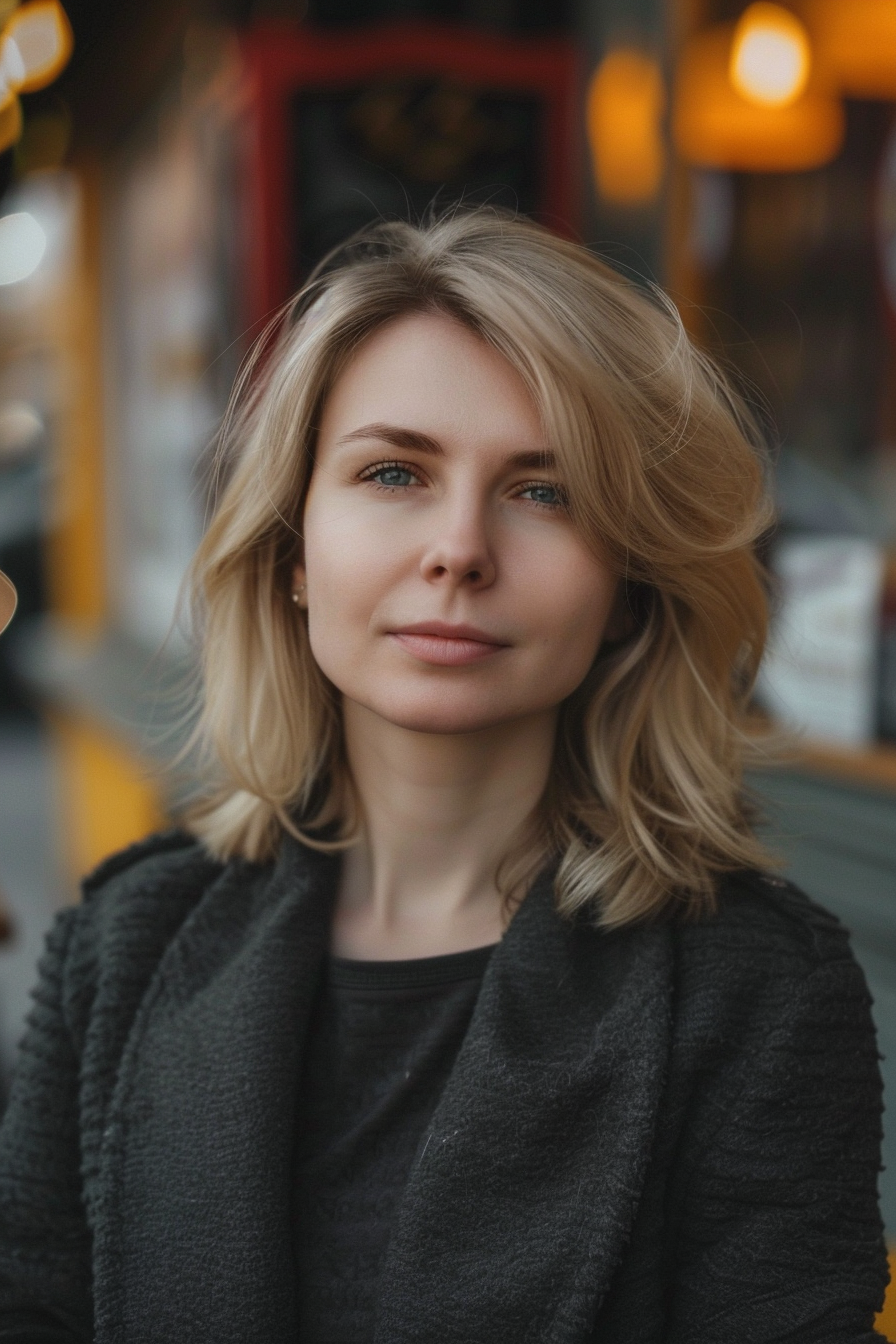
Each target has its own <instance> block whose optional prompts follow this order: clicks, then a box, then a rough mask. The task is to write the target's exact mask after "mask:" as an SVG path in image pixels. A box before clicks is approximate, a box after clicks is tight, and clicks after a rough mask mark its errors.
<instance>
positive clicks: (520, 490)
mask: <svg viewBox="0 0 896 1344" xmlns="http://www.w3.org/2000/svg"><path fill="white" fill-rule="evenodd" d="M381 471H406V472H407V473H408V475H409V476H413V477H414V479H415V480H416V481H418V482H419V481H420V480H421V476H420V473H419V471H418V470H417V468H416V467H414V466H412V465H411V464H410V463H409V462H399V461H397V460H396V461H392V460H390V461H388V462H375V463H374V464H373V465H372V466H369V467H365V468H364V470H363V471H362V472H361V473H360V474H359V476H358V480H360V481H366V482H367V483H368V484H369V485H372V486H373V487H374V489H375V490H380V491H382V492H383V493H384V494H390V495H391V494H394V493H395V491H396V490H407V489H409V488H410V487H409V486H406V485H383V484H382V482H380V481H375V480H374V479H373V477H374V476H377V475H379V473H380V472H381ZM544 487H547V488H548V489H549V490H556V492H557V495H558V502H557V503H556V504H545V503H543V502H542V501H541V500H537V499H530V500H527V501H526V502H527V503H528V504H533V505H534V506H535V508H536V509H547V510H548V512H549V513H557V512H559V511H561V510H565V509H567V508H568V507H569V503H568V500H567V497H566V492H565V490H564V489H563V487H562V486H560V485H557V484H556V483H555V482H554V481H523V482H522V484H521V485H519V486H517V488H516V496H517V497H519V496H521V495H523V494H524V493H525V492H526V491H527V490H538V489H542V488H544Z"/></svg>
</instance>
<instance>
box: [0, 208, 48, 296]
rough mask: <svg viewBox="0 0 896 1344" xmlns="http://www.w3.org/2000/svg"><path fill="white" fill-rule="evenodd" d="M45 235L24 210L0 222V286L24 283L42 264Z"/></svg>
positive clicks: (44, 250)
mask: <svg viewBox="0 0 896 1344" xmlns="http://www.w3.org/2000/svg"><path fill="white" fill-rule="evenodd" d="M46 250H47V235H46V233H45V232H44V230H43V229H42V228H41V226H40V224H38V222H37V220H36V219H35V218H34V216H33V215H30V214H28V212H27V211H26V210H19V211H16V212H15V213H14V214H11V215H3V217H2V218H0V285H14V284H17V283H18V282H19V281H20V280H27V279H28V277H29V275H33V274H34V272H35V271H36V270H37V268H38V266H39V265H40V263H41V262H42V261H43V257H44V253H45V252H46Z"/></svg>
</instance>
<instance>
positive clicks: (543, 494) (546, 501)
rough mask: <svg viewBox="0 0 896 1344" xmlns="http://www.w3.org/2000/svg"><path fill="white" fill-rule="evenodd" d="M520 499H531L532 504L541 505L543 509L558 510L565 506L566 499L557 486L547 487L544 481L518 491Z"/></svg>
mask: <svg viewBox="0 0 896 1344" xmlns="http://www.w3.org/2000/svg"><path fill="white" fill-rule="evenodd" d="M520 499H531V500H532V502H533V504H541V505H542V506H544V507H545V508H549V509H560V508H563V507H564V506H565V504H566V499H565V497H564V495H563V492H562V491H561V490H560V488H559V486H556V485H548V483H547V482H546V481H541V482H539V483H537V484H535V485H527V486H526V487H525V489H524V490H521V491H520Z"/></svg>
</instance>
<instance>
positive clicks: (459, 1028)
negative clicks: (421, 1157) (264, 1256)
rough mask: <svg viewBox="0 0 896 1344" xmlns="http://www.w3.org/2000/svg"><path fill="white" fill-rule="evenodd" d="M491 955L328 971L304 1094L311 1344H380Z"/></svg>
mask: <svg viewBox="0 0 896 1344" xmlns="http://www.w3.org/2000/svg"><path fill="white" fill-rule="evenodd" d="M491 951H492V949H491V948H490V947H483V948H476V949H474V950H473V951H471V952H457V953H454V954H453V955H449V956H442V957H425V958H422V959H420V960H411V961H372V962H369V961H344V960H341V959H339V958H332V959H331V960H330V962H329V964H328V967H327V972H326V976H325V979H324V983H323V984H322V986H321V990H320V993H319V995H318V999H317V1002H316V1004H315V1006H314V1010H313V1012H312V1015H311V1023H310V1027H309V1031H308V1039H307V1042H306V1046H305V1060H304V1063H303V1067H302V1076H301V1083H300V1087H299V1097H300V1106H299V1115H298V1136H297V1145H296V1265H297V1271H298V1301H299V1339H300V1340H301V1344H371V1341H372V1339H373V1332H374V1318H375V1312H376V1302H377V1290H378V1287H379V1279H380V1274H381V1272H382V1266H383V1261H384V1258H385V1253H386V1249H387V1247H388V1244H389V1236H390V1234H391V1231H392V1223H393V1220H394V1218H395V1212H396V1209H397V1208H398V1203H399V1200H400V1198H401V1195H402V1193H403V1191H404V1187H405V1184H406V1182H407V1177H408V1172H409V1171H410V1169H411V1164H412V1162H413V1160H414V1154H415V1152H416V1151H417V1148H418V1146H419V1143H420V1141H421V1136H422V1135H423V1132H424V1130H425V1128H426V1126H427V1125H428V1124H429V1121H430V1120H431V1118H432V1114H433V1111H434V1110H435V1108H436V1103H437V1102H438V1100H439V1097H440V1095H441V1093H442V1089H443V1087H444V1086H445V1082H446V1080H447V1078H448V1075H449V1074H450V1072H451V1069H452V1067H453V1065H454V1061H455V1059H456V1058H457V1052H458V1050H459V1049H460V1046H461V1043H462V1041H463V1039H464V1036H465V1035H466V1031H467V1027H468V1026H469V1024H470V1018H471V1017H472V1015H473V1008H474V1006H475V1004H476V996H477V995H478V993H479V986H480V984H481V982H482V976H483V974H484V972H485V968H486V966H487V965H488V959H489V957H490V955H491Z"/></svg>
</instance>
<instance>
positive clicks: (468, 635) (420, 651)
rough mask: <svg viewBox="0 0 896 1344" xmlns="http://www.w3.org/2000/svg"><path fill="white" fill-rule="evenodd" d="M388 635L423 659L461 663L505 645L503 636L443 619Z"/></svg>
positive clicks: (479, 658) (474, 660) (439, 663)
mask: <svg viewBox="0 0 896 1344" xmlns="http://www.w3.org/2000/svg"><path fill="white" fill-rule="evenodd" d="M389 637H390V638H391V639H394V640H395V641H396V643H398V644H400V645H401V647H402V648H403V649H404V650H405V652H406V653H409V654H410V655H411V657H413V658H416V659H417V660H418V661H420V662H423V663H432V664H435V665H437V666H441V667H462V666H464V665H466V664H469V663H478V662H482V661H483V660H484V659H486V658H492V657H494V655H495V654H498V653H500V652H501V651H502V649H506V648H509V645H508V643H507V642H506V641H505V640H501V639H498V638H496V636H494V635H490V634H489V633H488V631H486V630H480V629H479V628H478V627H477V626H475V625H449V624H448V623H447V622H446V621H421V622H419V623H418V624H416V625H404V626H401V628H400V629H397V630H390V631H389Z"/></svg>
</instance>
